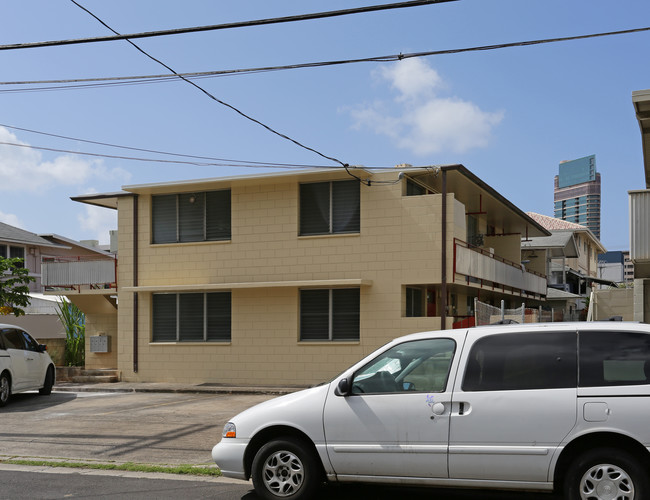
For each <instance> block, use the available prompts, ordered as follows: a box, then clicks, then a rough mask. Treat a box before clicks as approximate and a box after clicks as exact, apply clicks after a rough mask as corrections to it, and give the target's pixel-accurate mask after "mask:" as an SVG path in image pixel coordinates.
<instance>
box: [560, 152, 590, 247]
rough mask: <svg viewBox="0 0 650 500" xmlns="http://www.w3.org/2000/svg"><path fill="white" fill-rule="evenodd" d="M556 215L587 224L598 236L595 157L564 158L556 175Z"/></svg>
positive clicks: (569, 220) (566, 219) (583, 224)
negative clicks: (567, 159)
mask: <svg viewBox="0 0 650 500" xmlns="http://www.w3.org/2000/svg"><path fill="white" fill-rule="evenodd" d="M553 195H554V199H555V218H556V219H562V220H565V221H568V222H574V223H576V224H580V225H582V226H586V227H588V228H589V229H590V230H591V232H592V233H593V234H594V235H595V236H596V238H598V239H600V174H599V173H598V172H596V156H594V155H591V156H586V157H584V158H579V159H577V160H571V161H563V162H562V163H560V165H559V174H558V175H556V176H555V189H554V190H553Z"/></svg>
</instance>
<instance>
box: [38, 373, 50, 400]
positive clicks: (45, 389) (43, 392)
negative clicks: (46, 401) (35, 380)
mask: <svg viewBox="0 0 650 500" xmlns="http://www.w3.org/2000/svg"><path fill="white" fill-rule="evenodd" d="M53 385H54V369H53V368H52V367H51V366H49V367H48V368H47V373H46V374H45V382H43V387H42V388H41V389H39V390H38V393H39V394H40V395H41V396H49V395H50V394H52V386H53Z"/></svg>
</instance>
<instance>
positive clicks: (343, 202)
mask: <svg viewBox="0 0 650 500" xmlns="http://www.w3.org/2000/svg"><path fill="white" fill-rule="evenodd" d="M299 198H300V199H299V208H300V215H299V223H298V224H299V228H298V234H299V235H300V236H320V235H330V234H331V235H334V234H358V233H360V232H361V188H360V184H359V181H357V180H338V181H324V182H307V183H302V184H300V185H299Z"/></svg>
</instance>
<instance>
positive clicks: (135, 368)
mask: <svg viewBox="0 0 650 500" xmlns="http://www.w3.org/2000/svg"><path fill="white" fill-rule="evenodd" d="M133 286H134V287H137V286H138V195H137V194H135V195H133ZM133 373H138V292H133Z"/></svg>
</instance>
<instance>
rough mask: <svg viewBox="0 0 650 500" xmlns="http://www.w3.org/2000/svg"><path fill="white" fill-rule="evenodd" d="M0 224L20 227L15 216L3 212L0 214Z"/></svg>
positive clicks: (19, 222) (20, 224)
mask: <svg viewBox="0 0 650 500" xmlns="http://www.w3.org/2000/svg"><path fill="white" fill-rule="evenodd" d="M0 222H4V223H5V224H9V225H10V226H14V227H21V226H22V223H21V221H20V219H19V218H18V216H17V215H14V214H6V213H4V212H0Z"/></svg>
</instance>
